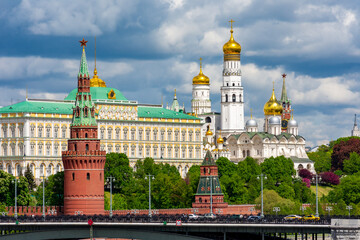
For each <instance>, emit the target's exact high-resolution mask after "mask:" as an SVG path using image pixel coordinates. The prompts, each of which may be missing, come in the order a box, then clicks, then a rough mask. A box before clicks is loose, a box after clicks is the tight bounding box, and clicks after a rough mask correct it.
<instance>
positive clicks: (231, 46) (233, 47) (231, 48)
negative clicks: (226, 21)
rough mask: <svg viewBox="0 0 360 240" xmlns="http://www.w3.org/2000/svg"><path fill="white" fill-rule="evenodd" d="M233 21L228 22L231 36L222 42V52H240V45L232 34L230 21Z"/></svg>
mask: <svg viewBox="0 0 360 240" xmlns="http://www.w3.org/2000/svg"><path fill="white" fill-rule="evenodd" d="M233 22H234V21H233V20H231V21H230V23H231V30H230V33H231V36H230V40H229V41H228V42H227V43H225V44H224V47H223V52H224V54H240V52H241V46H240V44H239V43H237V42H236V41H235V40H234V36H233V32H234V31H233V27H232V23H233Z"/></svg>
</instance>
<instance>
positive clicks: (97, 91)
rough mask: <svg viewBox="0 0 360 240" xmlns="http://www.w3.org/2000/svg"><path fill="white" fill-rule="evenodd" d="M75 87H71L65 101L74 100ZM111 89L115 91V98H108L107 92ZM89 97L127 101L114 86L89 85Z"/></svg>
mask: <svg viewBox="0 0 360 240" xmlns="http://www.w3.org/2000/svg"><path fill="white" fill-rule="evenodd" d="M77 90H78V89H77V88H75V89H73V90H72V91H71V92H70V93H69V95H68V96H67V97H66V98H65V100H66V101H75V98H76V93H77ZM111 90H113V91H114V93H115V99H109V98H108V94H109V92H110V91H111ZM90 93H91V99H92V100H97V99H99V100H120V101H128V100H127V99H126V98H125V97H124V95H123V94H122V93H121V92H120V91H119V90H117V89H116V88H109V87H91V88H90Z"/></svg>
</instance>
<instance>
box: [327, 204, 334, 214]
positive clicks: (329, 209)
mask: <svg viewBox="0 0 360 240" xmlns="http://www.w3.org/2000/svg"><path fill="white" fill-rule="evenodd" d="M332 210H333V208H332V207H330V206H328V207H326V211H328V212H329V216H330V212H331V211H332Z"/></svg>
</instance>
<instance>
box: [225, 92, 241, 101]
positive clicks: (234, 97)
mask: <svg viewBox="0 0 360 240" xmlns="http://www.w3.org/2000/svg"><path fill="white" fill-rule="evenodd" d="M241 97H242V96H241V94H240V95H239V99H236V95H235V94H233V95H232V96H231V102H242V98H241ZM225 102H230V99H229V96H228V95H227V94H225Z"/></svg>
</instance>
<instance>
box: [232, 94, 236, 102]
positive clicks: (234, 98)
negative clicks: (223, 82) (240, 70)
mask: <svg viewBox="0 0 360 240" xmlns="http://www.w3.org/2000/svg"><path fill="white" fill-rule="evenodd" d="M232 101H233V102H236V95H235V94H233V95H232Z"/></svg>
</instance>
